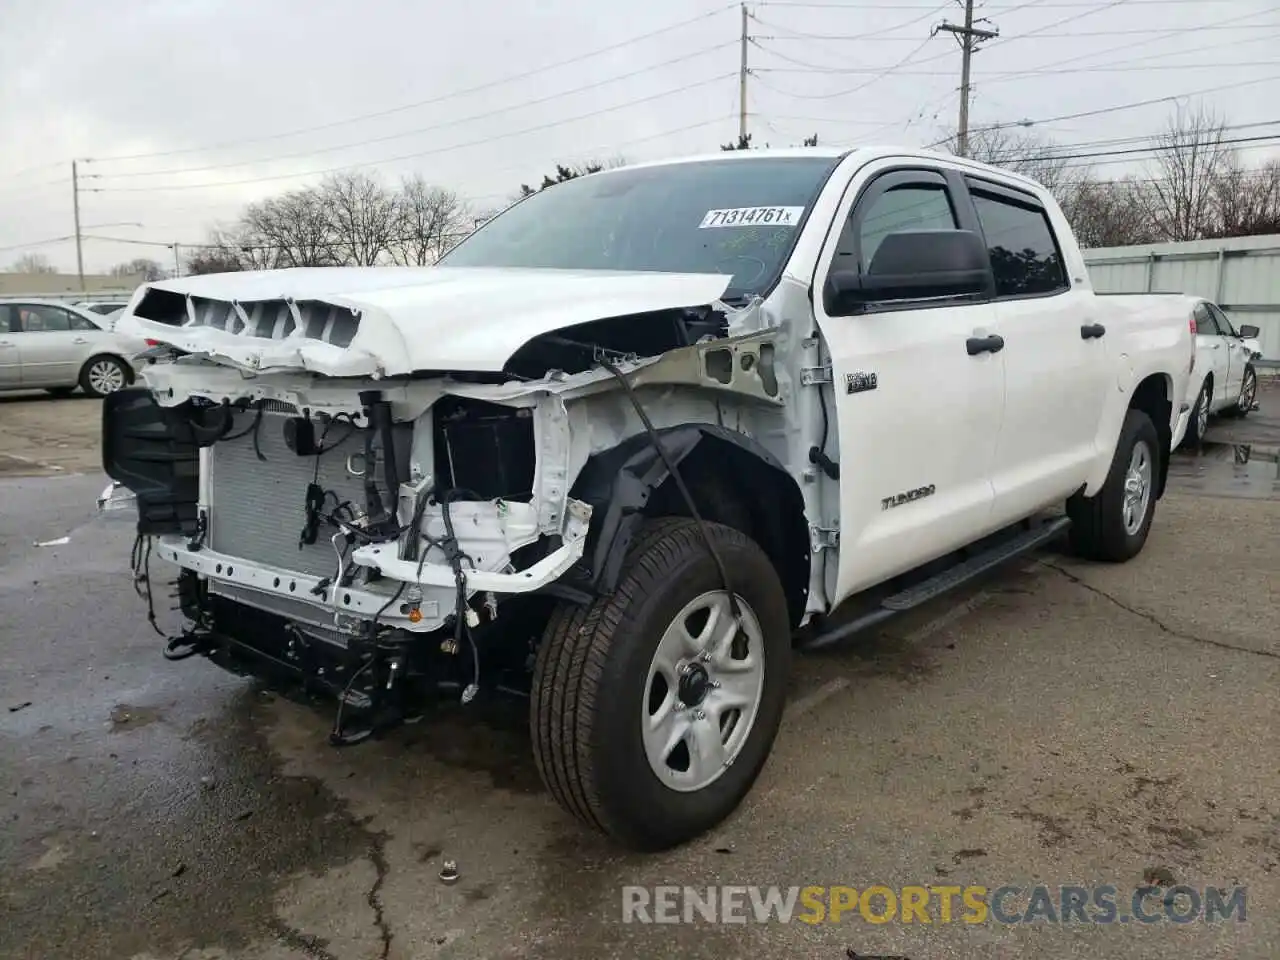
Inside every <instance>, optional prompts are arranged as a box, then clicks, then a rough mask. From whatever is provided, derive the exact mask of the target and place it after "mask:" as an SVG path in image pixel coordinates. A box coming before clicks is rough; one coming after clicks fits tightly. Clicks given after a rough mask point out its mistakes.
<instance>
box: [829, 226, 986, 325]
mask: <svg viewBox="0 0 1280 960" xmlns="http://www.w3.org/2000/svg"><path fill="white" fill-rule="evenodd" d="M993 289H994V282H993V280H992V273H991V260H990V258H989V256H988V254H987V245H986V243H985V242H984V241H983V239H982V238H981V237H980V236H978V234H976V233H974V232H973V231H972V230H903V231H901V232H899V233H891V234H889V235H888V236H886V237H885V238H884V239H883V240H881V241H880V246H879V247H877V248H876V252H875V255H874V256H873V257H872V258H871V263H870V265H869V266H868V268H867V270H866V272H865V273H859V272H857V271H854V270H837V271H833V272H832V273H831V274H829V275H828V277H827V282H826V284H825V285H824V287H823V305H824V306H825V307H826V310H827V313H829V314H831V315H832V316H840V315H842V314H849V313H854V312H856V311H857V309H858V307H859V306H861V305H862V304H866V303H879V302H883V301H886V300H924V299H929V298H933V297H958V296H981V295H983V294H987V295H989V294H990V293H991V292H992V291H993Z"/></svg>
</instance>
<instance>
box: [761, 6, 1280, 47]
mask: <svg viewBox="0 0 1280 960" xmlns="http://www.w3.org/2000/svg"><path fill="white" fill-rule="evenodd" d="M984 9H990V8H989V7H988V8H984ZM1269 12H1270V11H1262V13H1269ZM1259 15H1260V14H1259V13H1257V12H1255V13H1251V14H1249V16H1251V17H1256V16H1259ZM755 19H756V20H757V22H759V23H760V25H761V26H766V27H772V28H774V29H783V28H781V27H777V26H776V25H775V24H773V23H767V22H765V21H764V20H760V18H759V17H756V18H755ZM1241 19H1244V18H1243V17H1242V18H1241ZM1251 26H1254V24H1245V25H1244V26H1227V25H1226V24H1224V23H1212V24H1204V25H1202V26H1196V27H1178V28H1177V29H1167V30H1165V29H1160V28H1156V29H1154V30H1153V29H1150V28H1147V29H1143V30H1080V31H1078V32H1072V33H1038V34H1036V36H1037V37H1038V38H1040V39H1041V40H1070V39H1072V38H1074V37H1125V36H1147V35H1149V34H1152V33H1161V34H1170V35H1173V34H1183V33H1204V32H1206V31H1210V30H1248V29H1250V27H1251ZM788 33H789V34H790V35H788V36H784V37H766V36H757V37H756V39H757V40H769V41H777V40H808V39H810V38H813V39H821V40H832V41H837V42H845V41H849V42H853V41H858V40H866V39H867V38H868V37H870V36H871V34H865V33H845V34H799V33H795V32H792V31H788ZM881 39H882V40H887V41H889V42H899V43H909V42H913V41H914V40H915V39H916V38H915V37H883V38H881ZM1007 39H1008V40H1010V41H1013V40H1019V39H1021V37H1017V36H1012V37H1008V38H1007Z"/></svg>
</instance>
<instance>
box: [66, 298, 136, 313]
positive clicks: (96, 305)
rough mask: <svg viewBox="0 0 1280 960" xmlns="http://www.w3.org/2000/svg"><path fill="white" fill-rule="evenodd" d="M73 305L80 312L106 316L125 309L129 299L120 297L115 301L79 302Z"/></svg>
mask: <svg viewBox="0 0 1280 960" xmlns="http://www.w3.org/2000/svg"><path fill="white" fill-rule="evenodd" d="M75 305H76V306H77V307H79V308H80V309H81V310H88V311H89V312H90V313H101V314H103V315H104V316H106V315H109V314H112V313H116V312H118V311H120V310H123V309H124V308H125V307H127V306H128V305H129V298H128V297H121V298H120V299H117V300H79V301H77V302H76V304H75Z"/></svg>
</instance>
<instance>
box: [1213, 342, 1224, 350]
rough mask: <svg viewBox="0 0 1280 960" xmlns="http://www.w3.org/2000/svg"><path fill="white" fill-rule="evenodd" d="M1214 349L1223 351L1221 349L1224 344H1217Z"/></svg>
mask: <svg viewBox="0 0 1280 960" xmlns="http://www.w3.org/2000/svg"><path fill="white" fill-rule="evenodd" d="M1213 349H1215V350H1221V349H1222V344H1220V343H1215V344H1214V345H1213Z"/></svg>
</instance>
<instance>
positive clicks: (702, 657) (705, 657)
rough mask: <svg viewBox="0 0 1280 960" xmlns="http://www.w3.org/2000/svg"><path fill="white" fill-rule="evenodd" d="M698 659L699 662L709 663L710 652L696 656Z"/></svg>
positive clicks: (703, 652) (705, 651)
mask: <svg viewBox="0 0 1280 960" xmlns="http://www.w3.org/2000/svg"><path fill="white" fill-rule="evenodd" d="M698 659H699V660H701V661H702V662H703V663H710V662H711V653H710V651H707V650H703V651H702V653H700V654H698Z"/></svg>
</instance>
